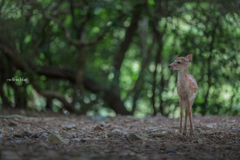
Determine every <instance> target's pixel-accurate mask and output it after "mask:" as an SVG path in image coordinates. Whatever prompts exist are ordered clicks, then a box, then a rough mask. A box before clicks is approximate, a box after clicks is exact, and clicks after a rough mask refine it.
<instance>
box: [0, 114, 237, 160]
mask: <svg viewBox="0 0 240 160" xmlns="http://www.w3.org/2000/svg"><path fill="white" fill-rule="evenodd" d="M193 120H196V121H197V122H198V123H197V124H196V123H195V130H194V133H195V136H191V135H189V133H188V134H187V135H185V136H183V135H182V134H180V133H178V129H179V126H178V125H179V119H169V118H166V117H162V116H157V117H148V118H141V119H139V118H135V117H132V116H117V117H114V118H113V117H103V116H95V117H87V116H78V117H69V118H68V119H67V118H64V119H57V118H46V119H45V118H36V119H34V118H31V119H26V120H24V121H26V122H31V123H34V124H37V125H39V126H44V127H46V128H47V129H48V130H49V131H51V132H52V133H53V134H50V133H49V132H47V131H45V130H44V131H43V130H42V129H41V128H36V127H33V126H32V125H27V124H21V123H17V126H13V125H11V126H9V121H3V120H2V122H0V124H1V125H0V126H1V127H0V133H1V134H0V144H1V145H0V146H1V147H0V149H1V150H2V153H1V155H2V156H4V157H6V158H9V157H10V158H11V156H10V155H8V154H12V155H13V158H14V157H15V158H16V159H25V157H26V156H27V157H34V156H36V155H37V156H38V157H39V158H40V159H43V158H44V157H46V156H48V157H52V159H54V158H56V157H57V158H60V159H61V158H62V159H77V158H79V157H84V158H85V159H146V160H147V159H159V157H161V158H163V159H216V157H224V155H228V156H230V157H231V159H237V158H238V156H239V154H240V152H239V149H240V147H239V144H240V138H239V137H240V134H239V131H240V126H239V122H240V120H239V118H235V119H233V120H227V118H223V117H220V118H216V117H214V118H213V120H214V121H211V117H207V118H205V117H197V118H196V117H195V118H193ZM221 122H223V123H221ZM228 122H229V123H228ZM3 147H4V150H8V151H9V152H3V149H2V148H3ZM14 149H16V152H15V150H14ZM43 153H44V154H43ZM63 155H64V157H63ZM24 156H25V157H24ZM76 157H77V158H76ZM6 158H5V159H6ZM84 158H81V159H84Z"/></svg>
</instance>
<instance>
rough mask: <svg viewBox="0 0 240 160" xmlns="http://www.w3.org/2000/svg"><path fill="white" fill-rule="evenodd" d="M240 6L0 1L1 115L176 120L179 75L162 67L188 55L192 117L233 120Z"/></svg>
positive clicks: (171, 0) (237, 109) (132, 0)
mask: <svg viewBox="0 0 240 160" xmlns="http://www.w3.org/2000/svg"><path fill="white" fill-rule="evenodd" d="M239 7H240V1H239V0H233V1H230V2H228V1H225V0H222V1H221V0H215V1H200V0H199V1H197V0H196V1H187V0H82V1H78V0H21V1H20V0H0V23H1V25H0V33H1V35H0V55H1V59H0V70H1V73H0V85H1V87H0V96H1V98H0V99H1V101H0V102H1V104H2V105H1V108H2V109H3V108H8V107H15V108H28V109H29V108H30V109H37V110H46V109H52V110H54V111H59V110H61V109H63V111H65V112H66V111H69V112H75V113H80V114H86V113H87V114H89V115H92V114H102V115H115V114H126V115H132V114H134V115H136V116H145V115H149V114H150V115H151V114H157V113H158V112H160V113H161V114H163V115H165V116H179V115H178V113H179V104H178V97H177V92H176V82H177V71H171V70H169V69H168V68H167V66H168V64H170V63H172V62H173V61H174V60H175V59H176V58H177V57H179V56H186V55H188V54H193V61H192V62H191V63H190V65H189V73H190V74H192V75H193V76H194V77H195V79H196V81H197V83H198V86H199V89H198V94H197V97H196V99H195V103H194V105H193V112H194V113H195V114H201V115H206V114H217V115H222V114H225V115H239V114H240V82H239V76H240V67H239V64H240V54H239V51H240V45H239V42H240V27H239V22H240V21H239V20H240V19H239V16H240V12H239ZM20 78H22V79H26V81H22V80H20ZM13 80H15V81H13ZM17 80H18V81H17Z"/></svg>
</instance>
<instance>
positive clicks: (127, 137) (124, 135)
mask: <svg viewBox="0 0 240 160" xmlns="http://www.w3.org/2000/svg"><path fill="white" fill-rule="evenodd" d="M124 137H125V138H126V139H127V141H128V143H130V144H131V145H132V142H131V141H130V140H129V139H128V137H127V135H126V134H124Z"/></svg>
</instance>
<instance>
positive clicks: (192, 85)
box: [168, 54, 198, 135]
mask: <svg viewBox="0 0 240 160" xmlns="http://www.w3.org/2000/svg"><path fill="white" fill-rule="evenodd" d="M191 60H192V54H189V55H187V56H186V57H178V58H177V59H176V60H175V61H174V62H173V63H172V64H170V65H168V68H170V69H173V70H177V71H178V82H177V93H178V97H179V104H180V108H181V112H180V128H179V132H180V133H182V117H183V107H185V124H184V130H183V135H186V133H187V117H188V116H189V120H190V135H194V134H193V125H192V105H193V102H194V98H195V96H196V94H197V88H198V86H197V82H196V80H195V79H194V77H193V76H192V75H190V74H188V63H189V62H191Z"/></svg>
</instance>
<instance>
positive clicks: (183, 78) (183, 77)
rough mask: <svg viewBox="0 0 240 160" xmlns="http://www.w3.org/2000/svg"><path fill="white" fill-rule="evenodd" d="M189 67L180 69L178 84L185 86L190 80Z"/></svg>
mask: <svg viewBox="0 0 240 160" xmlns="http://www.w3.org/2000/svg"><path fill="white" fill-rule="evenodd" d="M187 75H188V68H186V69H184V70H180V71H178V84H179V86H184V85H185V84H186V83H187V81H188V76H187Z"/></svg>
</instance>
